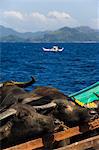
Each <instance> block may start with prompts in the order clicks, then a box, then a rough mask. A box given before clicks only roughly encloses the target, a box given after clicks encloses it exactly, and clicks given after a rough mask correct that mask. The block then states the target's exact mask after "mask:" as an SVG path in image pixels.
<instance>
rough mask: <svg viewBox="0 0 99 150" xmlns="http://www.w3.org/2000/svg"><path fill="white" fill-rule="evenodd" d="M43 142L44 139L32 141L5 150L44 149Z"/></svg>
mask: <svg viewBox="0 0 99 150" xmlns="http://www.w3.org/2000/svg"><path fill="white" fill-rule="evenodd" d="M43 146H44V145H43V141H42V138H39V139H36V140H32V141H29V142H26V143H23V144H19V145H16V146H12V147H10V148H6V149H5V150H33V149H36V148H41V147H43Z"/></svg>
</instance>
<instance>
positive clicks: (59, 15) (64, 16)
mask: <svg viewBox="0 0 99 150" xmlns="http://www.w3.org/2000/svg"><path fill="white" fill-rule="evenodd" d="M48 17H51V18H54V19H58V20H62V19H70V18H71V16H70V15H69V14H68V13H66V12H58V11H51V12H49V13H48Z"/></svg>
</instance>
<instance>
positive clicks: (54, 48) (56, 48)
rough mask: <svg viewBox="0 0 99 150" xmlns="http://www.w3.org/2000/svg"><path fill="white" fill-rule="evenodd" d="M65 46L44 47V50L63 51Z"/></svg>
mask: <svg viewBox="0 0 99 150" xmlns="http://www.w3.org/2000/svg"><path fill="white" fill-rule="evenodd" d="M63 49H64V48H59V47H58V46H53V47H52V48H50V49H49V48H44V47H43V50H44V51H46V52H62V51H63Z"/></svg>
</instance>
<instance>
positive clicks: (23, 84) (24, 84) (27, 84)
mask: <svg viewBox="0 0 99 150" xmlns="http://www.w3.org/2000/svg"><path fill="white" fill-rule="evenodd" d="M31 78H32V80H31V81H28V82H15V81H12V82H13V84H15V85H17V86H19V87H21V88H25V87H28V86H30V85H32V84H33V83H34V82H35V79H34V77H31Z"/></svg>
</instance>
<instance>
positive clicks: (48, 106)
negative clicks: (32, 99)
mask: <svg viewBox="0 0 99 150" xmlns="http://www.w3.org/2000/svg"><path fill="white" fill-rule="evenodd" d="M56 105H57V104H56V103H54V102H51V103H48V104H45V105H41V106H33V107H34V108H35V109H41V110H43V109H48V108H52V107H56Z"/></svg>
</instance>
